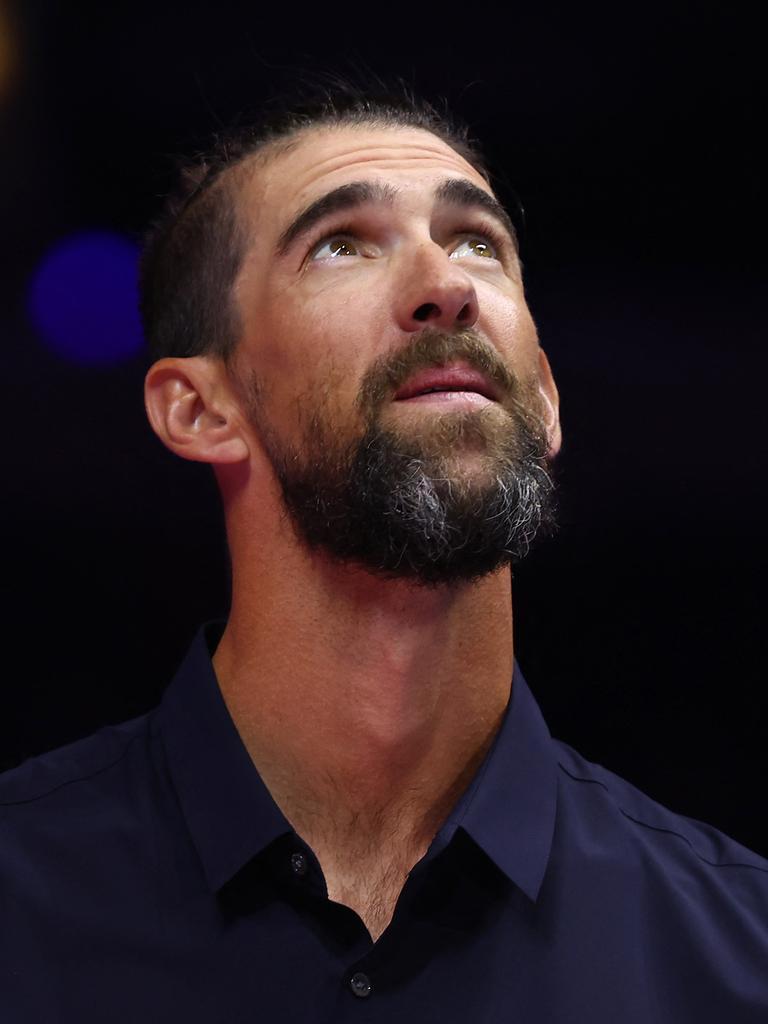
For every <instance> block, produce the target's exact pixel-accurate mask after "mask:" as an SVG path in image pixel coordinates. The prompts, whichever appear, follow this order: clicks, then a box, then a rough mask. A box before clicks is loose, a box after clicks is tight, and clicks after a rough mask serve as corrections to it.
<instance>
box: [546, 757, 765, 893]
mask: <svg viewBox="0 0 768 1024" xmlns="http://www.w3.org/2000/svg"><path fill="white" fill-rule="evenodd" d="M557 763H558V766H559V767H560V768H561V769H562V771H564V772H565V774H566V775H567V776H568V777H569V778H571V779H573V780H574V782H588V783H592V784H593V785H595V786H600V787H601V788H602V789H604V790H605V792H606V793H608V794H609V796H611V797H613V798H614V799H616V797H615V794H614V793H613V792H612V790H610V789H609V788H608V786H606V784H605V783H604V782H603V781H602V780H600V779H589V778H585V777H583V776H581V775H574V773H573V772H572V771H569V770H568V768H566V767H565V765H564V764H563V763H562V761H559V760H558V762H557ZM616 806H617V807H618V809H619V811H620V813H621V814H622V815H623V816H624V817H625V818H627V819H628V820H629V821H631V822H633V823H634V824H635V825H641V826H642V827H643V828H647V829H650V830H651V831H652V832H663V833H665V834H666V835H670V836H676V837H677V838H678V839H682V840H683V841H684V842H685V843H687V844H688V846H689V847H690V849H691V850H692V852H693V853H694V854H695V855H696V857H698V859H699V860H700V861H703V863H704V864H709V866H710V867H713V868H751V869H752V870H753V871H760V872H762V873H763V874H768V868H764V867H761V866H760V865H759V864H749V863H748V862H747V861H719V860H710V859H709V858H708V857H705V856H704V855H703V854H701V853H699V851H698V850H697V849H696V847H695V846H694V845H693V843H692V842H691V840H690V839H689V838H688V836H686V835H685V834H684V833H682V832H676V831H675V830H674V829H672V828H666V827H665V826H663V825H651V824H650V823H649V822H647V821H642V820H641V819H640V818H636V817H634V816H633V815H632V814H630V813H629V811H625V810H624V808H623V807H622V806H621V804H620V803H618V801H617V804H616Z"/></svg>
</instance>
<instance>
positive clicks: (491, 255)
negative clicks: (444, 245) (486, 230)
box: [451, 236, 498, 260]
mask: <svg viewBox="0 0 768 1024" xmlns="http://www.w3.org/2000/svg"><path fill="white" fill-rule="evenodd" d="M463 256H480V257H481V258H483V259H490V260H496V259H498V256H497V255H496V250H495V249H494V247H493V246H492V245H491V243H490V242H489V241H488V240H487V239H485V238H481V237H478V236H475V237H472V238H465V239H464V240H463V241H461V242H459V244H458V245H457V246H456V248H455V249H454V250H453V251H452V252H451V258H452V259H461V258H462V257H463Z"/></svg>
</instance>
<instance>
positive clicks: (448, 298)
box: [396, 242, 480, 332]
mask: <svg viewBox="0 0 768 1024" xmlns="http://www.w3.org/2000/svg"><path fill="white" fill-rule="evenodd" d="M401 274H402V276H401V278H400V287H399V291H398V296H397V300H396V317H397V322H398V325H399V326H400V328H401V329H402V330H404V331H411V332H412V331H420V330H422V329H423V328H424V327H425V326H430V327H437V328H440V329H442V330H446V331H450V330H457V329H458V328H460V327H472V326H473V325H474V324H475V322H476V321H477V318H478V316H479V315H480V308H479V305H478V301H477V293H476V291H475V286H474V284H473V282H472V278H471V277H470V276H469V274H467V273H466V271H464V270H463V269H462V268H461V266H459V265H458V264H457V263H456V262H455V261H454V260H452V259H450V258H449V256H448V254H447V253H446V252H445V250H444V249H443V248H442V246H440V245H438V244H436V243H434V242H429V243H424V244H422V245H420V246H419V247H418V249H417V250H416V252H415V253H414V254H413V258H412V259H410V260H405V261H404V266H403V267H402V269H401Z"/></svg>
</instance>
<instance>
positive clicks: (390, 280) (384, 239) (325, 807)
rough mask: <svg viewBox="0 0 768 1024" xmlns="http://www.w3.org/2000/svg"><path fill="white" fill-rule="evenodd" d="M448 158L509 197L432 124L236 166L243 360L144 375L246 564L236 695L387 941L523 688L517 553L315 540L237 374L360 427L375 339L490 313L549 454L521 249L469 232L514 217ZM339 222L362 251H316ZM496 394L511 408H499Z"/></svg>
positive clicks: (233, 665) (287, 419) (490, 327)
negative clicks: (449, 577) (215, 496)
mask: <svg viewBox="0 0 768 1024" xmlns="http://www.w3.org/2000/svg"><path fill="white" fill-rule="evenodd" d="M241 174H242V172H241ZM446 178H462V179H465V180H468V181H471V182H472V183H473V184H475V185H477V187H479V188H481V189H483V190H484V191H485V192H487V193H489V194H492V193H491V190H490V187H489V186H488V184H487V183H486V182H485V181H484V179H483V178H482V177H481V176H480V175H479V173H478V172H477V171H475V170H474V169H473V168H472V167H471V166H470V165H469V164H468V163H467V162H466V161H465V160H464V159H463V158H462V157H461V156H460V155H459V154H457V153H456V152H455V151H454V150H453V149H451V148H450V147H449V146H448V145H447V144H445V143H444V142H442V141H441V140H439V139H437V138H436V137H434V136H432V135H431V134H430V133H428V132H425V131H422V130H419V129H410V128H409V129H402V128H374V127H359V126H356V127H345V128H332V129H322V130H310V131H308V132H306V133H304V134H303V135H302V136H301V137H299V139H298V140H297V141H296V142H295V144H294V145H292V146H291V147H289V148H288V149H287V150H283V151H281V152H279V153H278V154H277V155H275V156H274V157H273V158H268V159H266V160H264V159H261V160H259V161H258V163H256V164H255V165H254V167H253V168H252V169H251V170H250V171H249V173H248V174H246V175H243V183H242V186H241V198H240V202H241V211H242V215H243V217H244V218H245V223H246V224H247V225H248V229H249V235H250V237H251V239H252V243H251V245H250V248H249V250H248V253H247V256H246V258H245V260H244V262H243V265H242V268H241V272H240V274H239V276H238V279H237V281H236V285H235V291H234V295H235V301H236V303H237V308H238V309H239V312H240V315H241V320H242V337H241V339H240V341H239V344H238V347H237V351H236V356H235V359H234V363H233V365H232V367H231V369H230V370H227V368H225V366H224V365H223V364H222V363H221V362H220V361H219V360H218V359H215V358H212V357H194V358H190V359H163V360H160V361H159V362H158V363H156V364H155V365H154V366H153V367H152V368H151V370H150V371H149V373H148V375H147V381H146V405H147V411H148V415H149V418H150V421H151V423H152V425H153V427H154V429H155V431H156V432H157V434H158V435H159V437H160V438H161V439H162V440H163V442H164V443H165V444H166V445H167V446H168V447H169V448H170V449H171V450H172V451H174V452H176V453H177V454H179V455H181V456H183V457H185V458H190V459H194V460H200V461H205V462H209V463H211V464H212V465H213V466H214V469H215V471H216V475H217V479H218V482H219V485H220V488H221V493H222V498H223V502H224V508H225V515H226V523H227V532H228V540H229V545H230V550H231V557H232V566H233V594H232V607H231V614H230V618H229V620H228V623H227V626H226V629H225V632H224V635H223V637H222V640H221V643H220V645H219V647H218V649H217V651H216V653H215V656H214V659H213V662H214V668H215V671H216V675H217V678H218V680H219V684H220V686H221V690H222V693H223V696H224V699H225V701H226V703H227V706H228V708H229V711H230V713H231V715H232V718H233V721H234V723H235V725H236V727H237V729H238V731H239V733H240V735H241V737H242V739H243V742H244V744H245V746H246V748H247V749H248V751H249V753H250V754H251V757H252V759H253V761H254V764H255V765H256V767H257V768H258V770H259V772H260V773H261V775H262V777H263V779H264V781H265V783H266V784H267V786H268V787H269V789H270V791H271V793H272V795H273V797H274V798H275V800H276V802H277V803H278V805H279V806H280V807H281V809H282V811H283V813H284V814H285V815H286V817H287V818H288V820H289V821H290V822H291V824H292V825H293V826H294V828H295V829H296V831H297V832H298V833H299V834H300V835H301V836H302V837H303V838H304V839H305V840H306V841H307V842H308V843H309V845H310V846H311V847H312V849H313V850H314V851H315V853H316V854H317V856H318V859H319V861H320V864H321V867H322V868H323V872H324V875H325V877H326V881H327V884H328V891H329V896H330V898H332V899H336V900H337V901H339V902H341V903H345V904H346V905H348V906H350V907H352V908H353V909H355V910H356V911H357V912H358V913H359V914H360V916H361V918H362V919H363V921H364V922H365V923H366V925H367V927H368V929H369V931H370V933H371V936H372V937H373V938H374V939H376V938H377V937H378V935H380V934H381V932H382V931H383V930H384V928H385V927H386V925H387V924H388V922H389V920H390V919H391V916H392V913H393V910H394V905H395V903H396V900H397V896H398V894H399V892H400V890H401V888H402V885H403V883H404V881H405V879H406V877H407V874H408V872H409V871H410V869H411V868H412V867H413V865H414V864H415V863H416V862H417V861H418V860H419V858H420V857H421V856H423V854H424V853H425V851H426V850H427V848H428V846H429V843H430V841H431V840H432V838H433V837H434V835H435V833H436V831H437V830H438V829H439V827H440V825H441V824H442V822H443V820H444V819H445V817H446V815H447V813H448V812H449V810H450V808H451V806H452V805H453V803H454V802H455V800H456V798H457V797H458V795H459V794H460V792H461V791H462V790H463V789H464V788H465V787H466V785H467V783H468V782H469V780H470V779H471V777H472V775H473V774H474V771H475V770H476V768H477V766H478V764H479V763H480V761H481V760H482V758H483V756H484V755H485V753H486V752H487V750H488V748H489V746H490V743H491V742H492V740H493V737H494V735H495V733H496V731H497V730H498V727H499V724H500V721H501V718H502V716H503V713H504V710H505V708H506V705H507V703H508V700H509V696H510V685H511V677H512V668H513V640H512V602H511V577H510V570H509V569H508V568H504V569H502V570H500V571H497V572H495V573H493V574H491V575H488V576H487V577H485V578H483V579H482V580H480V581H479V582H477V583H474V584H471V585H470V584H462V585H454V586H445V587H439V588H433V589H424V588H421V587H419V586H417V585H416V584H414V583H413V582H412V581H406V580H394V581H393V580H382V579H378V578H376V577H375V576H374V575H372V574H371V573H369V572H367V571H365V570H363V569H362V568H360V567H357V566H354V565H343V564H338V563H337V562H334V561H333V560H332V559H329V558H328V557H327V556H326V555H325V554H324V553H323V552H322V551H318V550H309V549H308V548H307V547H306V545H305V544H303V543H302V542H301V541H300V539H299V538H297V536H296V534H295V533H294V532H293V530H292V529H291V528H290V524H289V523H288V522H287V520H286V516H285V513H284V508H283V504H282V499H281V493H280V490H279V487H278V486H277V483H276V480H275V475H274V472H273V469H272V465H271V462H270V460H269V458H268V456H267V453H266V451H265V448H264V445H263V443H262V440H261V438H260V436H259V432H258V430H257V429H256V428H255V426H254V423H253V421H252V417H251V416H250V415H249V408H248V402H247V398H246V394H245V390H244V387H243V382H244V381H247V380H248V379H249V377H250V375H251V374H253V373H254V372H256V373H257V374H258V379H259V381H260V382H261V384H262V385H263V410H264V413H265V415H266V416H267V417H268V421H269V423H270V425H271V428H272V429H273V430H274V431H275V432H276V434H277V435H278V436H279V437H280V439H281V440H283V441H286V442H289V443H291V444H294V445H296V444H298V443H300V439H301V423H302V409H303V408H306V406H307V404H309V405H310V406H313V405H314V404H316V403H317V402H318V401H322V403H323V408H324V410H325V412H326V414H327V416H329V417H331V418H332V421H333V423H334V424H335V427H336V429H337V430H338V431H339V432H340V433H342V434H345V435H350V436H353V435H354V433H355V431H357V430H359V428H360V414H359V411H358V409H357V407H356V404H355V403H356V399H357V397H358V394H359V390H360V382H361V380H362V378H363V376H364V374H365V373H366V371H367V370H368V368H369V367H370V366H371V364H372V362H373V361H374V360H375V359H377V358H379V357H380V356H381V355H382V354H384V353H392V352H396V351H398V349H401V348H403V346H405V345H407V344H408V342H409V341H411V340H412V339H413V338H414V337H415V336H416V335H417V334H418V332H420V331H422V330H423V329H424V327H425V326H432V327H436V328H439V329H441V330H444V331H451V330H456V329H457V328H458V327H474V329H475V330H476V331H478V332H479V334H480V335H481V336H482V338H483V340H484V341H485V342H486V343H487V344H488V345H489V346H491V347H492V349H493V351H494V353H495V354H496V355H497V357H498V358H499V359H500V360H501V361H502V363H503V364H504V366H505V367H506V368H508V369H509V370H510V372H512V373H514V374H516V375H517V376H518V377H520V378H521V379H524V380H530V381H532V382H533V384H534V386H535V388H536V389H537V390H538V392H539V396H540V399H541V408H542V411H543V419H544V426H545V429H546V435H547V439H548V442H549V454H550V456H554V454H555V453H556V452H557V450H558V448H559V445H560V426H559V417H558V396H557V390H556V388H555V385H554V382H553V379H552V375H551V372H550V369H549V365H548V363H547V360H546V357H545V356H544V353H543V352H542V350H541V349H540V347H539V343H538V339H537V335H536V329H535V326H534V323H533V320H532V318H531V315H530V312H529V310H528V307H527V305H526V301H525V296H524V291H523V284H522V277H521V273H520V264H519V262H518V260H517V256H516V254H515V252H514V248H513V247H512V246H511V245H508V246H506V247H505V246H500V247H499V255H500V257H501V258H499V259H488V258H486V257H483V256H480V255H478V254H477V252H476V251H475V249H473V248H472V246H471V245H470V246H468V245H466V244H464V245H462V243H466V241H467V238H468V235H469V236H471V237H473V238H475V237H477V236H478V235H481V236H482V235H484V232H485V229H487V228H488V227H489V226H494V227H495V228H496V229H497V231H498V230H499V225H496V224H494V222H493V221H492V220H490V219H489V217H488V216H487V215H486V214H483V213H481V212H480V211H478V210H462V209H457V208H455V207H452V206H449V205H445V204H439V203H436V202H435V199H434V190H435V187H436V186H437V185H438V184H439V183H441V182H443V181H444V180H445V179H446ZM360 180H366V181H378V182H383V183H386V184H388V185H393V186H396V187H397V189H398V190H399V191H398V193H397V196H396V198H395V199H394V201H392V202H391V203H387V204H385V203H382V202H374V203H368V204H366V205H365V206H363V207H361V208H359V209H357V210H356V211H354V212H352V213H345V214H343V215H340V216H339V215H336V216H331V217H330V218H328V219H327V221H325V222H323V223H322V224H321V225H319V226H318V228H317V230H316V232H315V233H314V234H313V235H311V236H310V237H308V238H299V239H297V240H296V241H295V242H294V244H293V245H292V246H291V247H290V248H289V249H288V251H287V252H286V253H285V254H284V255H282V256H277V255H276V254H275V248H276V244H277V240H278V239H279V238H280V236H281V234H282V232H283V231H284V230H285V228H286V227H287V225H288V224H289V223H290V222H291V221H292V219H293V218H294V217H295V216H296V215H297V214H298V213H299V212H301V211H302V210H303V209H305V208H306V207H307V206H308V205H309V204H310V203H311V202H313V201H314V200H315V199H317V198H319V197H320V196H322V195H323V194H325V193H326V192H328V191H330V190H331V189H333V188H336V187H337V186H339V185H343V184H346V183H349V182H352V181H360ZM342 227H343V228H344V229H345V232H347V233H346V234H345V237H349V234H352V235H353V242H354V244H355V245H356V246H357V248H358V253H357V254H352V255H342V256H340V257H336V258H332V257H331V256H330V250H329V249H328V247H327V246H326V247H325V248H322V247H321V248H317V246H318V244H320V243H321V242H322V239H323V238H324V237H326V236H327V235H333V234H334V232H338V231H339V230H340V228H342ZM348 229H351V230H348ZM425 304H429V305H428V307H427V308H428V309H429V315H428V318H427V320H426V321H425V320H424V319H423V316H424V308H425ZM417 310H421V313H420V314H419V315H418V316H415V315H414V314H415V313H416V311H417ZM451 414H452V413H451V411H450V409H449V408H448V407H447V405H446V404H444V403H415V404H413V403H412V404H410V405H407V404H405V403H400V404H399V403H396V402H394V401H389V402H387V404H386V406H385V408H383V410H382V417H383V418H384V420H385V421H386V422H387V424H389V425H392V426H394V427H396V428H397V429H398V430H402V431H405V432H408V431H413V432H419V431H425V432H429V431H430V429H434V423H435V422H436V421H435V419H434V418H435V417H438V416H444V415H451ZM495 414H498V415H503V413H502V412H501V411H500V410H498V409H492V410H491V411H490V412H488V413H487V415H491V416H492V415H495ZM450 467H451V472H452V473H455V474H457V475H458V474H471V473H480V472H482V466H481V464H480V463H479V462H478V459H477V453H476V452H473V451H472V450H471V448H467V449H466V450H463V449H461V448H460V449H459V450H458V451H456V452H452V453H451V462H450Z"/></svg>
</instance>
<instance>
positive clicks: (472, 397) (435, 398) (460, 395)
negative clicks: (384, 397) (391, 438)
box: [397, 391, 493, 406]
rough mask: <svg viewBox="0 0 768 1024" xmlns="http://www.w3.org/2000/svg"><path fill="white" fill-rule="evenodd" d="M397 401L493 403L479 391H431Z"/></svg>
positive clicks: (429, 403)
mask: <svg viewBox="0 0 768 1024" xmlns="http://www.w3.org/2000/svg"><path fill="white" fill-rule="evenodd" d="M397 401H398V402H400V403H402V404H403V405H415V404H416V403H418V404H420V405H473V406H481V405H493V401H492V399H490V398H486V397H485V395H481V394H479V392H477V391H430V392H429V393H428V394H426V395H414V396H413V397H412V398H398V399H397Z"/></svg>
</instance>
